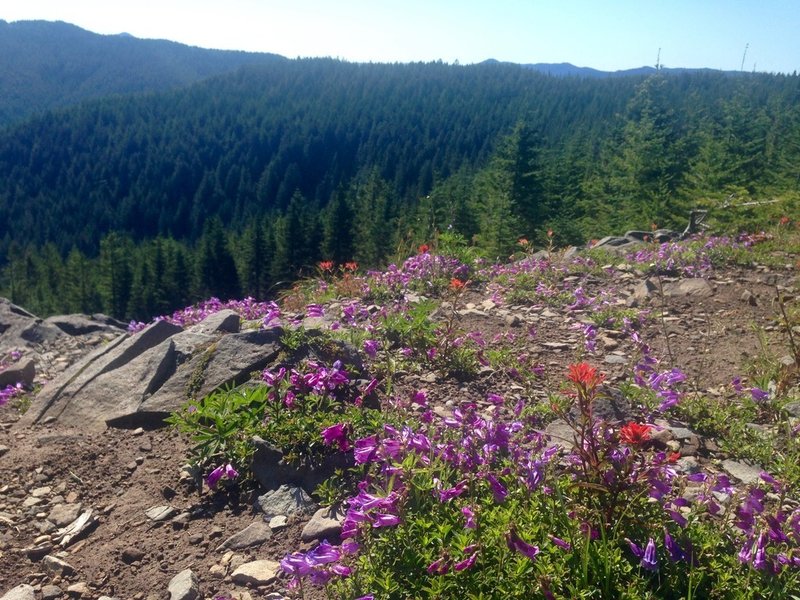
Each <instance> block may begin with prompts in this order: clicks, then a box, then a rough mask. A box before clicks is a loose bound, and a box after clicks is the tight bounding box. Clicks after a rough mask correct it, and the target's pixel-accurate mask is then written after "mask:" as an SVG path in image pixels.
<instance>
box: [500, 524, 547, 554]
mask: <svg viewBox="0 0 800 600" xmlns="http://www.w3.org/2000/svg"><path fill="white" fill-rule="evenodd" d="M506 545H507V546H508V549H509V550H512V551H514V552H519V553H520V554H522V555H523V556H527V557H528V558H529V559H531V560H535V559H536V555H537V554H539V547H538V546H533V545H531V544H529V543H527V542H525V541H524V540H523V539H522V538H521V537H519V535H518V534H517V530H516V528H515V527H514V526H512V527H511V530H510V531H509V532H508V533H507V534H506Z"/></svg>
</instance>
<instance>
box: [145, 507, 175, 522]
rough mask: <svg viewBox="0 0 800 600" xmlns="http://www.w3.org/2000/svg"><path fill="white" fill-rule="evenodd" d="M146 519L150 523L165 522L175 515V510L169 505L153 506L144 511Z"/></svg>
mask: <svg viewBox="0 0 800 600" xmlns="http://www.w3.org/2000/svg"><path fill="white" fill-rule="evenodd" d="M144 514H145V515H147V518H148V519H150V520H152V521H156V522H158V521H166V520H167V519H169V518H170V517H171V516H172V515H174V514H175V509H174V508H173V507H171V506H169V505H167V506H153V507H152V508H148V509H147V510H146V511H144Z"/></svg>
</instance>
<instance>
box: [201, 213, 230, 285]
mask: <svg viewBox="0 0 800 600" xmlns="http://www.w3.org/2000/svg"><path fill="white" fill-rule="evenodd" d="M195 276H196V286H195V289H196V290H197V296H199V297H200V298H207V297H210V296H214V297H216V298H219V299H220V300H230V299H234V298H237V297H238V296H239V293H240V288H239V276H238V274H237V272H236V263H235V261H234V260H233V254H232V252H231V250H230V248H229V245H228V240H227V237H226V234H225V230H224V229H223V228H222V221H221V220H220V219H219V218H218V217H213V218H211V219H209V220H208V221H206V225H205V228H204V231H203V236H202V237H201V238H200V242H199V244H198V251H197V263H196V271H195Z"/></svg>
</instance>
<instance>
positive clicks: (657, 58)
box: [656, 48, 661, 71]
mask: <svg viewBox="0 0 800 600" xmlns="http://www.w3.org/2000/svg"><path fill="white" fill-rule="evenodd" d="M660 70H661V48H659V49H658V56H656V71H660Z"/></svg>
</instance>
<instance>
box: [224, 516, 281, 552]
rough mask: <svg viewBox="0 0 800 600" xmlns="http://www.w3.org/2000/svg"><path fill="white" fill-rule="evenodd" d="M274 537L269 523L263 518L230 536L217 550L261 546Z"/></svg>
mask: <svg viewBox="0 0 800 600" xmlns="http://www.w3.org/2000/svg"><path fill="white" fill-rule="evenodd" d="M271 537H272V530H271V529H270V528H269V525H267V524H266V523H264V521H263V520H262V519H259V520H257V521H253V522H252V523H250V525H248V526H247V527H245V528H244V529H243V530H242V531H240V532H239V533H236V534H234V535H232V536H231V537H229V538H228V539H227V540H225V541H224V542H222V544H220V545H219V547H218V548H217V550H224V549H225V548H231V549H233V550H241V549H242V548H250V547H252V546H260V545H261V544H263V543H264V542H266V541H267V540H268V539H270V538H271Z"/></svg>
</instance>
